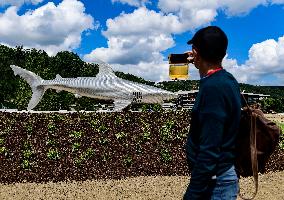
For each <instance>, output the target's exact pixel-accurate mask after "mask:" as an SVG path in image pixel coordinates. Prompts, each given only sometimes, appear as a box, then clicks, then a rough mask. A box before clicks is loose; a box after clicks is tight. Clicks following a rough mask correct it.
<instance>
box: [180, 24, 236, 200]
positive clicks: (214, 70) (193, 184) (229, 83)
mask: <svg viewBox="0 0 284 200" xmlns="http://www.w3.org/2000/svg"><path fill="white" fill-rule="evenodd" d="M188 44H192V52H188V53H189V55H190V57H189V60H190V61H191V62H192V63H193V64H194V65H195V67H196V68H197V69H198V70H199V74H200V86H199V92H198V95H197V97H196V100H195V103H194V106H193V109H192V114H191V127H190V131H189V135H188V139H187V142H186V155H187V160H188V163H189V166H190V168H191V179H190V183H189V185H188V188H187V191H186V193H185V194H184V200H196V199H198V200H199V199H200V200H207V199H212V200H213V199H214V200H221V199H222V200H233V199H234V200H235V199H236V198H237V194H238V190H239V185H238V177H237V174H236V172H235V168H234V162H235V139H236V135H237V132H238V126H239V122H240V113H241V96H240V89H239V84H238V82H237V81H236V79H235V78H234V77H233V76H232V74H230V73H228V72H227V71H226V70H225V69H223V68H222V60H223V58H224V57H225V55H226V50H227V46H228V39H227V36H226V34H225V33H224V32H223V31H222V30H221V29H220V28H219V27H216V26H209V27H206V28H203V29H200V30H199V31H197V32H196V34H195V35H194V36H193V38H192V39H191V40H190V41H188Z"/></svg>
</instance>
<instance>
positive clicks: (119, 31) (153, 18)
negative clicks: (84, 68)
mask: <svg viewBox="0 0 284 200" xmlns="http://www.w3.org/2000/svg"><path fill="white" fill-rule="evenodd" d="M107 27H108V29H107V30H106V31H105V32H104V33H103V34H104V35H105V36H106V37H107V38H108V48H97V49H95V50H94V51H92V52H91V53H90V54H88V55H86V56H85V59H86V60H88V61H90V60H92V57H93V56H95V57H98V58H100V59H102V60H105V61H107V62H110V63H117V64H138V63H139V62H149V63H151V62H155V63H157V61H160V62H163V56H162V54H161V53H160V52H161V51H164V50H166V49H168V48H170V47H172V46H173V45H174V40H173V38H172V36H171V33H172V32H174V31H179V29H180V23H179V22H178V20H177V17H176V16H172V15H170V16H164V15H163V14H162V13H157V12H154V11H149V10H147V9H146V8H144V7H141V8H139V9H137V10H135V11H134V12H133V13H131V14H121V15H120V16H118V17H116V18H115V19H109V20H107Z"/></svg>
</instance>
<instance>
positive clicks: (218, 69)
mask: <svg viewBox="0 0 284 200" xmlns="http://www.w3.org/2000/svg"><path fill="white" fill-rule="evenodd" d="M222 69H223V67H218V68H217V69H214V70H212V71H210V72H208V73H207V74H206V75H205V76H204V77H203V78H205V77H208V76H210V75H212V74H214V73H215V72H218V71H220V70H222Z"/></svg>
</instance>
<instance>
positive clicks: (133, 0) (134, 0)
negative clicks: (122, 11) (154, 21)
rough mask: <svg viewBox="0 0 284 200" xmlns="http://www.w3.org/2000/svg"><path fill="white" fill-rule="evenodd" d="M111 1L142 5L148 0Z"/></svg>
mask: <svg viewBox="0 0 284 200" xmlns="http://www.w3.org/2000/svg"><path fill="white" fill-rule="evenodd" d="M111 1H112V3H114V2H120V3H122V4H128V5H130V6H136V7H139V6H143V5H145V4H146V3H149V0H111Z"/></svg>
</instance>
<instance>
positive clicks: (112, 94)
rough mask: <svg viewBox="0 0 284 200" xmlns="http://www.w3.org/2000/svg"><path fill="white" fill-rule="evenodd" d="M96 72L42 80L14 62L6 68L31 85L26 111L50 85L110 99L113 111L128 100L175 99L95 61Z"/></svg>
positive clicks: (174, 96) (35, 103)
mask: <svg viewBox="0 0 284 200" xmlns="http://www.w3.org/2000/svg"><path fill="white" fill-rule="evenodd" d="M97 64H99V73H98V74H97V76H96V77H77V78H62V77H61V76H60V75H56V78H55V79H53V80H43V79H42V78H41V77H40V76H38V75H36V74H35V73H33V72H31V71H28V70H26V69H23V68H20V67H18V66H15V65H11V66H10V67H11V68H12V70H13V71H14V74H15V75H19V76H20V77H22V78H23V79H25V80H26V81H27V82H28V83H29V85H30V86H31V88H32V92H33V94H32V98H31V100H30V102H29V104H28V108H27V109H28V110H32V109H33V108H34V107H36V105H37V104H38V103H39V101H40V100H41V98H42V96H43V94H44V92H45V91H46V90H47V89H49V88H51V89H55V90H57V91H61V90H65V91H68V92H71V93H74V94H75V96H76V97H80V96H86V97H91V98H97V99H107V100H113V101H114V109H113V110H114V111H121V110H122V109H124V108H126V107H127V106H128V105H130V104H131V103H160V104H161V103H163V101H164V100H170V99H173V98H177V95H176V94H174V93H172V92H169V91H167V90H163V89H160V88H156V87H153V86H148V85H144V84H138V83H135V82H132V81H128V80H124V79H121V78H119V77H117V76H116V75H115V73H114V72H113V70H112V68H111V66H110V65H109V64H107V63H104V62H98V63H97Z"/></svg>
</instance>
